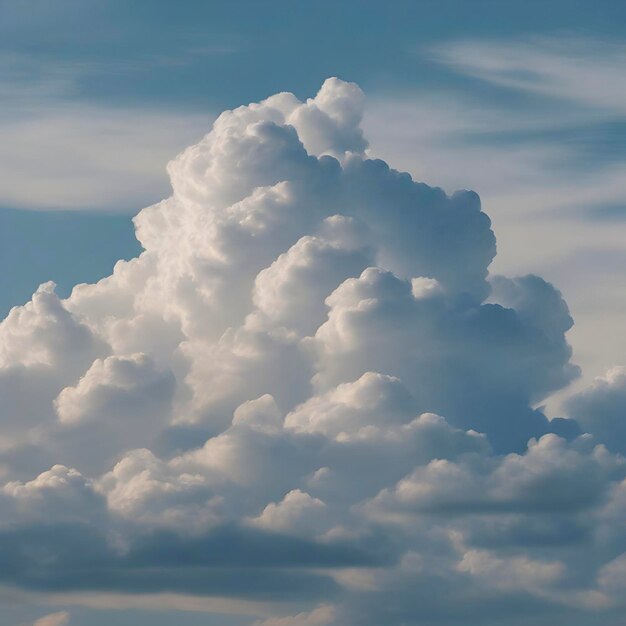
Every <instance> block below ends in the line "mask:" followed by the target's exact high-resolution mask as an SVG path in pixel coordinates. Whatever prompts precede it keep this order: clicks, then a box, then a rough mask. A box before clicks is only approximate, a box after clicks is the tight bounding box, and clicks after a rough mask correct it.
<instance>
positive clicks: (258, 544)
mask: <svg viewBox="0 0 626 626" xmlns="http://www.w3.org/2000/svg"><path fill="white" fill-rule="evenodd" d="M362 112H363V94H362V92H361V91H360V89H359V88H358V87H357V86H356V85H354V84H351V83H346V82H343V81H340V80H338V79H329V80H327V81H326V82H325V83H324V85H323V86H322V88H321V90H320V92H319V93H318V94H317V96H316V97H315V98H314V99H310V100H307V101H306V102H300V101H299V100H297V99H296V98H295V96H293V95H292V94H289V93H281V94H277V95H275V96H272V97H270V98H268V99H267V100H265V101H263V102H261V103H259V104H251V105H249V106H246V107H240V108H238V109H236V110H234V111H227V112H225V113H223V114H222V115H221V116H220V117H219V118H218V119H217V121H216V122H215V124H214V126H213V129H212V131H211V132H210V133H209V134H208V135H206V137H204V138H203V139H202V140H201V141H200V142H199V143H197V144H196V145H194V146H191V147H189V148H188V149H187V150H185V151H184V152H183V153H182V154H180V155H179V156H178V157H177V158H176V159H174V160H173V161H172V162H171V163H170V164H169V166H168V172H169V175H170V179H171V183H172V188H173V193H172V196H171V197H169V198H168V199H166V200H164V201H162V202H160V203H158V204H156V205H154V206H151V207H148V208H146V209H144V210H143V211H141V212H140V213H139V214H138V215H137V217H136V218H135V225H136V232H137V237H138V239H139V240H140V242H141V244H142V246H143V247H144V249H145V251H144V252H143V253H142V254H141V256H140V257H139V258H136V259H133V260H131V261H128V262H126V261H120V262H119V263H118V264H117V265H116V267H115V270H114V272H113V274H112V276H110V277H107V278H105V279H103V280H102V281H100V282H99V283H97V284H95V285H80V286H77V287H76V288H75V289H74V291H73V293H72V295H71V296H70V297H69V298H68V299H67V300H61V299H59V298H58V297H57V296H56V294H55V293H54V285H52V284H50V283H48V284H44V285H42V286H41V287H40V288H39V290H38V291H37V293H35V294H34V296H33V298H32V301H31V302H29V303H28V304H27V305H25V306H23V307H16V308H14V309H13V310H12V311H11V312H10V314H9V315H8V317H7V318H6V319H5V320H4V321H3V322H2V324H1V325H0V389H1V390H2V397H3V404H2V406H1V407H0V415H1V417H2V420H1V421H0V442H1V444H2V450H1V453H0V462H1V466H2V471H3V483H4V484H3V486H2V488H1V489H0V502H1V506H2V511H3V513H4V514H3V516H2V521H1V525H0V556H1V557H2V560H3V562H4V563H5V566H4V568H3V572H2V582H3V583H4V584H6V585H11V586H17V587H21V588H23V589H26V590H31V591H44V592H49V593H54V592H67V591H72V592H77V591H78V592H80V591H85V592H86V591H89V592H107V593H110V592H124V593H126V594H129V593H137V594H146V593H159V592H174V593H182V594H188V595H195V596H210V597H216V598H230V599H235V600H237V601H241V602H244V601H245V602H247V603H249V602H251V601H252V602H256V603H258V613H257V614H256V615H255V618H258V621H256V622H255V618H251V620H250V622H249V623H253V622H254V623H256V624H265V625H266V626H267V625H270V624H294V625H295V624H341V625H346V624H372V625H373V624H381V623H385V624H390V625H393V624H398V625H400V624H442V625H443V624H455V623H458V622H459V620H462V621H463V623H466V624H486V623H498V624H517V623H526V624H528V623H532V624H537V625H539V624H547V623H553V622H554V620H555V619H558V620H561V621H562V620H565V619H567V620H569V623H572V624H576V623H579V624H584V623H588V620H589V619H590V617H589V615H590V614H593V619H594V620H596V621H595V623H602V624H606V625H610V624H618V621H616V620H617V617H615V615H616V612H618V611H619V610H620V608H623V573H624V572H625V571H626V552H624V551H625V550H626V533H625V532H624V530H623V529H622V528H621V527H620V526H619V525H616V523H615V522H616V520H619V519H620V517H621V516H623V514H624V513H625V512H626V483H624V482H623V481H624V477H625V476H626V466H625V464H624V460H623V458H622V457H621V456H619V454H617V453H618V452H623V451H624V449H625V448H624V445H625V444H626V433H625V431H624V427H623V424H622V423H621V420H622V419H623V416H624V409H625V407H626V401H625V398H626V394H625V392H624V389H625V388H626V383H625V382H624V381H625V380H626V377H625V376H624V372H623V371H622V369H619V368H616V369H614V370H611V371H610V372H609V374H607V378H606V380H602V381H598V382H597V384H596V385H595V386H594V387H593V388H592V389H590V390H588V391H587V392H585V393H583V394H581V395H579V396H576V397H575V398H573V399H572V400H571V401H570V412H571V415H572V416H573V417H575V418H576V419H577V420H578V424H580V426H582V430H580V428H579V426H578V424H577V422H575V421H573V420H564V419H557V420H552V421H549V420H547V419H546V418H545V416H544V415H543V414H542V413H541V411H540V410H536V409H534V408H533V407H534V406H536V405H537V403H539V402H541V401H542V400H543V399H545V398H546V397H547V396H548V395H550V394H551V393H553V392H554V391H556V390H558V389H561V388H563V387H564V386H565V385H567V384H568V383H569V382H570V381H571V380H573V379H574V378H575V377H576V376H577V374H578V370H577V368H576V366H575V365H573V364H571V363H570V356H571V350H570V347H569V346H568V344H567V342H566V339H565V333H566V331H567V330H568V329H569V328H570V327H571V325H572V319H571V317H570V315H569V312H568V309H567V306H566V304H565V302H564V301H563V299H562V298H561V296H560V294H559V292H558V291H557V290H556V289H555V288H554V287H552V285H550V284H549V283H547V282H545V281H544V280H542V279H541V278H539V277H537V276H524V277H516V278H506V277H502V276H490V275H489V274H488V267H489V264H490V263H491V261H492V259H493V258H494V256H495V253H496V244H495V237H494V235H493V232H492V231H491V228H490V221H489V218H488V217H487V216H486V215H485V214H484V213H483V212H482V211H481V206H480V200H479V198H478V196H477V195H476V194H475V193H473V192H471V191H461V192H457V193H456V194H454V195H453V196H447V195H446V194H445V193H444V192H443V191H442V190H440V189H438V188H432V187H429V186H427V185H425V184H423V183H417V182H415V181H413V180H412V179H411V177H410V176H409V175H408V174H404V173H400V172H398V171H395V170H393V169H391V168H390V167H389V166H388V165H387V164H386V163H385V162H383V161H381V160H372V159H369V158H368V156H367V145H368V144H367V140H366V138H365V137H364V136H363V133H362V131H361V128H360V121H361V116H362ZM583 431H586V432H589V433H592V434H581V433H582V432H583ZM245 606H246V610H245V611H243V609H242V613H243V612H245V613H246V614H247V615H250V609H249V604H246V605H245ZM529 616H530V617H529ZM528 620H531V621H530V622H529V621H528ZM532 620H534V621H532ZM598 620H602V621H601V622H599V621H598Z"/></svg>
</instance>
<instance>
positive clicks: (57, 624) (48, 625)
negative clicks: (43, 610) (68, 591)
mask: <svg viewBox="0 0 626 626" xmlns="http://www.w3.org/2000/svg"><path fill="white" fill-rule="evenodd" d="M69 623H70V614H69V613H68V612H67V611H60V612H58V613H50V615H44V617H40V618H39V619H37V620H35V622H34V623H33V626H66V625H67V624H69Z"/></svg>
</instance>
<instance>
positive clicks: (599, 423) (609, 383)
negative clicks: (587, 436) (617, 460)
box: [567, 366, 626, 454]
mask: <svg viewBox="0 0 626 626" xmlns="http://www.w3.org/2000/svg"><path fill="white" fill-rule="evenodd" d="M567 409H568V411H569V413H570V414H571V415H572V417H574V418H576V420H577V421H578V422H579V424H580V425H581V427H582V428H583V429H585V430H587V431H588V432H590V433H593V434H594V435H595V436H596V437H598V439H600V440H601V441H603V442H604V443H605V444H606V445H607V446H608V447H609V448H610V449H612V450H615V451H618V452H621V453H622V454H624V453H626V367H620V366H618V367H613V368H611V369H610V370H608V371H607V372H606V374H605V375H604V376H602V377H599V378H597V379H596V381H595V382H594V384H593V385H591V387H589V388H588V389H586V390H584V391H583V392H581V393H580V394H577V395H576V396H574V397H572V398H571V399H570V400H569V401H568V403H567Z"/></svg>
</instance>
